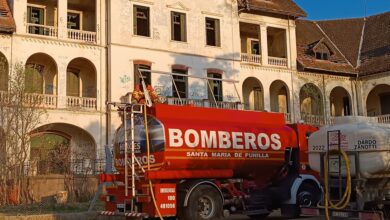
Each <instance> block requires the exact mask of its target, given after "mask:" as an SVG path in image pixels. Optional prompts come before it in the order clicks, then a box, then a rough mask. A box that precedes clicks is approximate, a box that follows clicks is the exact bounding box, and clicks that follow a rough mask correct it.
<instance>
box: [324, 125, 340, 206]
mask: <svg viewBox="0 0 390 220" xmlns="http://www.w3.org/2000/svg"><path fill="white" fill-rule="evenodd" d="M331 150H337V151H339V152H340V150H341V131H340V130H332V131H328V133H327V155H329V152H330V151H331ZM335 157H337V158H335ZM333 159H336V160H333ZM342 161H343V160H342V156H341V154H338V155H337V156H335V155H332V156H328V164H325V166H327V167H328V179H329V180H330V182H334V181H331V180H334V179H335V178H334V175H337V177H336V178H337V185H338V189H339V191H338V197H339V198H338V199H339V200H340V199H341V197H342V195H343V188H342V187H343V176H342ZM332 162H333V164H334V163H335V162H337V169H336V170H334V168H335V167H334V166H331V163H332ZM332 168H333V169H332ZM331 185H333V183H331Z"/></svg>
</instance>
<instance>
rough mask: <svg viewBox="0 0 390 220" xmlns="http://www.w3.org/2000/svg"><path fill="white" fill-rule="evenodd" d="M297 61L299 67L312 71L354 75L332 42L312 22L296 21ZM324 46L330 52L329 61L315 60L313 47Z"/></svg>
mask: <svg viewBox="0 0 390 220" xmlns="http://www.w3.org/2000/svg"><path fill="white" fill-rule="evenodd" d="M296 28H297V29H296V33H297V61H298V64H299V66H300V67H302V68H304V69H308V70H314V71H321V72H322V71H325V72H334V73H338V74H355V73H356V71H355V69H354V68H353V66H352V65H350V64H349V63H348V61H347V60H346V59H345V58H344V56H343V55H342V54H341V53H340V52H339V51H338V48H337V47H335V46H334V45H333V42H331V40H329V39H328V38H327V36H326V35H325V34H324V33H323V32H322V31H321V29H320V28H319V27H318V26H317V24H316V23H315V22H313V21H306V20H297V21H296ZM318 43H322V44H324V45H325V46H326V47H327V48H328V49H329V51H330V57H329V60H319V59H316V57H315V54H314V51H313V47H314V46H315V45H317V44H318Z"/></svg>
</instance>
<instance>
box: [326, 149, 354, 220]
mask: <svg viewBox="0 0 390 220" xmlns="http://www.w3.org/2000/svg"><path fill="white" fill-rule="evenodd" d="M330 155H341V156H342V157H343V160H344V162H345V167H346V171H347V173H346V174H347V182H346V189H345V191H344V194H343V196H342V198H341V200H340V201H338V202H337V203H336V204H334V203H333V202H332V200H331V199H330V198H329V168H328V164H329V156H330ZM324 164H325V170H324V181H325V183H324V185H325V214H326V219H327V220H329V219H330V217H329V208H333V209H336V210H341V209H345V208H346V207H347V206H348V204H349V201H350V198H351V192H352V185H351V183H352V180H351V166H350V160H349V157H348V155H347V153H345V151H343V150H341V149H340V150H331V151H329V152H328V153H327V154H326V155H325V163H324ZM339 166H341V164H339ZM340 175H341V173H340Z"/></svg>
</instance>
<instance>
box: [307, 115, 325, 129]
mask: <svg viewBox="0 0 390 220" xmlns="http://www.w3.org/2000/svg"><path fill="white" fill-rule="evenodd" d="M301 120H302V121H303V122H304V123H305V124H310V125H317V126H322V125H324V124H326V123H325V120H324V116H322V115H310V114H305V113H301Z"/></svg>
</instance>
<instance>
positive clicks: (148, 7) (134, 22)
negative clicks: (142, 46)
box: [132, 4, 152, 38]
mask: <svg viewBox="0 0 390 220" xmlns="http://www.w3.org/2000/svg"><path fill="white" fill-rule="evenodd" d="M136 8H143V9H147V10H148V16H147V25H148V27H147V35H141V34H139V33H138V32H139V31H138V18H137V16H136V12H137V11H136ZM132 10H133V13H132V16H133V36H138V37H147V38H151V37H152V33H151V30H152V23H151V11H152V10H151V7H150V6H146V5H141V4H133V5H132Z"/></svg>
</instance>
